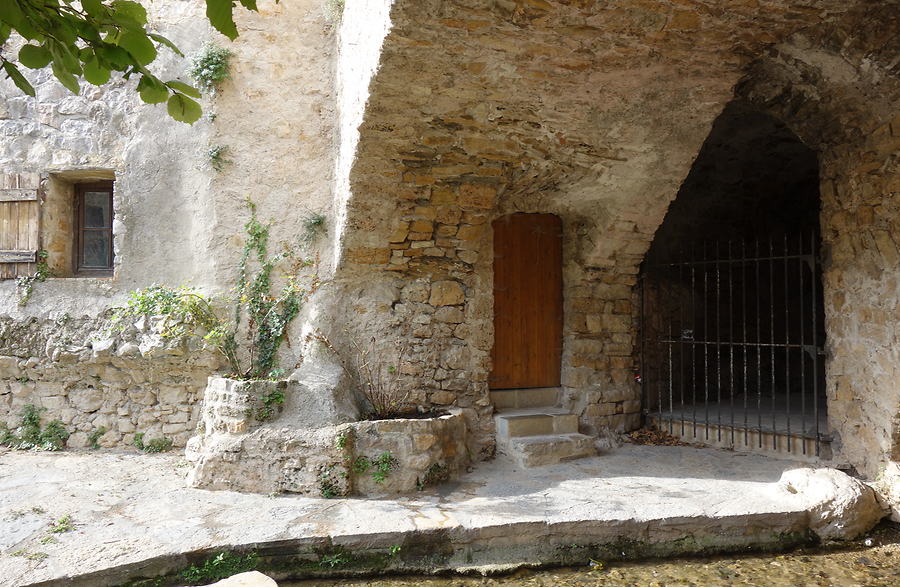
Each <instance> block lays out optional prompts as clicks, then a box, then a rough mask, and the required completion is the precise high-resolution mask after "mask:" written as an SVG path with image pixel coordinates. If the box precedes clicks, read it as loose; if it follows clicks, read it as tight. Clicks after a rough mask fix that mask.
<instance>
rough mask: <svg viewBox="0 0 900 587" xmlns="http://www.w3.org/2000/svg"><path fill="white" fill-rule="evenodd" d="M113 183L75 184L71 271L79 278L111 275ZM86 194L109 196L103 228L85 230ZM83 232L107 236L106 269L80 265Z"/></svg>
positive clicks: (113, 216)
mask: <svg viewBox="0 0 900 587" xmlns="http://www.w3.org/2000/svg"><path fill="white" fill-rule="evenodd" d="M113 183H114V182H113V181H95V182H90V183H76V184H75V235H74V236H75V238H74V246H73V247H72V256H73V259H72V269H73V273H75V274H76V275H79V276H96V277H110V276H112V274H113V269H114V263H115V251H114V239H115V235H114V234H113V219H114V218H115V211H114V208H113ZM87 192H106V193H108V194H109V212H110V213H109V223H108V225H107V226H105V227H103V228H94V227H91V228H87V227H85V226H84V212H85V205H84V197H85V193H87ZM85 232H100V233H104V234H108V235H109V251H108V258H107V266H106V267H85V266H83V265H82V260H83V259H84V235H85Z"/></svg>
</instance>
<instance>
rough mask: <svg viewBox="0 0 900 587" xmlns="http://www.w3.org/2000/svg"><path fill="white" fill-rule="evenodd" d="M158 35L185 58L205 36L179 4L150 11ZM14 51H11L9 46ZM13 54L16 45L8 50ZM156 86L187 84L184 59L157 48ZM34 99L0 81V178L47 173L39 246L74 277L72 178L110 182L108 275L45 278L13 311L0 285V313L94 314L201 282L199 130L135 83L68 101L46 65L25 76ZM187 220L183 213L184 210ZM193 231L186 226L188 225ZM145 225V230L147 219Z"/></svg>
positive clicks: (196, 16) (192, 10) (9, 292)
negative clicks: (131, 297)
mask: <svg viewBox="0 0 900 587" xmlns="http://www.w3.org/2000/svg"><path fill="white" fill-rule="evenodd" d="M147 8H148V16H149V18H150V21H151V27H152V29H153V30H155V31H157V32H160V33H162V34H164V35H166V36H167V37H169V38H171V39H173V40H174V41H175V42H176V43H179V44H180V45H181V46H182V47H183V48H184V49H185V50H187V51H190V50H192V49H194V48H195V47H196V46H197V45H199V40H200V38H201V37H202V36H203V34H204V32H205V31H206V26H207V25H206V24H205V23H204V21H203V20H202V13H201V12H199V11H200V9H199V8H198V7H196V6H188V5H186V4H183V3H177V4H174V3H173V4H171V5H165V6H163V5H162V4H160V3H153V4H149V5H148V7H147ZM13 45H15V42H14V43H13ZM11 49H12V50H15V46H12V47H11ZM154 67H155V68H156V71H157V73H158V74H159V75H160V76H161V77H162V78H163V79H172V78H177V77H181V78H182V79H184V75H183V71H184V67H185V60H184V58H181V57H178V56H177V55H175V54H174V53H173V52H172V51H169V50H167V49H163V50H161V51H160V59H159V63H158V64H156V65H155V66H154ZM25 75H26V76H27V77H29V79H30V80H31V81H32V84H33V85H34V87H35V89H36V93H37V95H36V97H35V98H31V97H29V96H25V95H23V94H22V93H21V92H20V91H19V90H18V89H17V88H15V87H14V85H13V84H12V82H11V81H9V80H8V79H6V78H5V77H4V79H2V80H0V132H2V134H3V136H5V137H8V138H9V140H4V141H3V142H2V144H0V172H2V173H40V174H41V176H42V186H41V187H42V189H41V195H40V197H41V199H42V202H43V206H42V212H41V247H42V248H44V249H46V250H47V251H48V253H50V258H49V259H48V261H49V263H50V265H51V268H52V269H53V270H54V272H55V273H56V274H57V275H59V276H61V277H69V276H71V274H72V272H71V256H72V255H71V246H72V245H71V242H72V233H71V231H72V230H73V229H74V219H73V218H72V211H71V194H72V186H73V184H74V183H76V182H78V181H91V180H96V179H98V178H103V179H112V178H115V180H116V184H115V197H114V209H115V224H114V233H115V239H114V244H115V254H116V261H115V277H114V278H111V279H97V278H77V279H59V280H51V281H48V282H46V283H41V284H37V285H36V286H35V288H34V294H33V296H32V298H31V300H30V301H29V305H28V306H26V307H24V308H22V307H20V306H18V305H17V296H16V295H15V284H14V283H13V282H12V281H0V315H10V316H17V317H27V316H47V315H48V314H51V313H54V312H57V311H62V310H65V311H66V312H68V313H69V314H70V315H72V316H80V315H83V314H88V315H96V314H97V313H98V312H101V311H102V310H103V309H105V308H106V307H107V306H108V305H109V304H110V302H111V300H112V299H115V298H116V297H119V296H121V295H123V293H124V292H127V291H129V290H131V289H134V288H136V287H140V286H144V285H148V284H150V283H153V282H158V283H159V282H168V283H181V282H184V281H187V280H188V279H190V278H191V277H193V276H197V277H198V278H199V279H198V280H197V281H198V282H202V283H201V284H205V283H208V281H207V280H206V279H204V277H205V275H206V274H207V272H206V271H205V259H206V258H208V257H210V255H207V254H199V255H196V254H194V253H195V252H203V249H202V247H201V243H200V238H201V236H202V235H203V234H204V233H205V232H206V231H207V230H208V226H209V225H208V221H209V220H210V217H209V216H205V215H206V214H207V212H206V210H205V209H204V206H203V203H202V202H203V200H204V198H205V196H206V193H207V192H206V190H205V189H204V187H203V184H204V178H203V174H200V173H197V172H196V171H195V170H194V166H195V165H197V163H198V161H197V159H196V156H195V153H197V152H198V151H199V149H200V147H201V145H204V144H205V143H206V129H205V128H204V126H203V125H202V124H197V125H195V126H193V127H190V126H188V125H185V124H182V123H178V122H174V121H172V120H169V119H168V117H167V116H165V115H164V112H165V105H157V106H148V105H145V104H143V103H142V102H141V101H140V98H139V97H138V96H137V94H136V93H135V92H134V86H135V84H136V82H135V81H134V80H131V81H126V80H122V79H120V78H115V79H113V80H112V81H111V82H110V84H108V86H106V87H104V88H97V87H94V86H91V85H90V84H83V86H82V92H81V95H78V96H75V95H72V94H71V93H70V92H69V91H68V90H66V89H65V88H63V87H62V85H60V84H59V83H58V82H57V81H56V79H55V78H54V77H53V75H52V73H51V72H50V70H49V68H47V69H42V70H36V71H33V70H26V71H25ZM185 209H190V210H192V211H193V212H194V214H191V215H187V214H184V213H183V210H185ZM194 216H196V217H198V220H199V222H198V223H193V222H191V220H192V217H194ZM148 220H149V222H148Z"/></svg>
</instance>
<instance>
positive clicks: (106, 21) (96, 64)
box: [0, 0, 256, 124]
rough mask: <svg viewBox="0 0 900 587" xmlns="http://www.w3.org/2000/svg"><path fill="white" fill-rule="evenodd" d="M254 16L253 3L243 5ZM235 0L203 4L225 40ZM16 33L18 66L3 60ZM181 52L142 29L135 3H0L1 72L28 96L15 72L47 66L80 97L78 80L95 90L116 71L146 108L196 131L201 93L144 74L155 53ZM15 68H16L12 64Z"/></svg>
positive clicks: (232, 34) (232, 29) (232, 31)
mask: <svg viewBox="0 0 900 587" xmlns="http://www.w3.org/2000/svg"><path fill="white" fill-rule="evenodd" d="M240 3H241V4H242V5H243V6H244V7H245V8H248V9H250V10H256V0H240ZM232 9H233V0H206V16H207V18H208V19H209V22H210V24H212V25H213V27H215V28H216V30H218V31H219V32H220V33H222V34H224V35H225V36H227V37H228V38H229V39H232V40H233V39H235V38H236V37H237V27H236V26H235V23H234V18H233V15H232ZM13 32H16V33H18V34H19V35H21V36H22V37H23V38H24V39H25V40H26V41H28V42H27V43H26V44H25V45H24V46H22V48H21V49H19V53H18V56H17V58H16V59H15V60H13V59H12V58H11V57H7V55H4V54H3V52H2V51H3V48H2V47H4V46H5V43H6V42H7V41H8V40H9V38H10V36H11V35H12V33H13ZM162 45H165V46H166V47H169V48H170V49H172V50H173V51H175V52H176V53H177V54H178V55H181V54H182V53H181V51H180V50H179V49H178V47H176V46H175V45H174V44H173V43H172V42H171V41H169V40H168V39H166V38H165V37H163V36H161V35H158V34H156V33H152V32H150V31H149V30H147V11H146V10H145V9H144V7H143V6H141V5H140V4H139V3H137V2H134V1H132V0H112V1H109V0H81V3H80V4H78V3H74V2H72V1H71V0H0V67H2V69H3V71H4V72H5V73H6V76H7V77H8V78H10V79H11V80H12V81H13V83H15V84H16V86H18V87H19V89H21V90H22V91H23V92H25V93H26V94H28V95H29V96H34V95H35V90H34V87H33V86H32V85H31V83H30V82H29V81H28V80H27V79H26V78H25V76H24V75H23V74H22V72H21V71H20V70H19V65H22V66H24V67H27V68H30V69H41V68H44V67H47V66H48V65H49V66H50V67H51V69H52V70H53V75H55V76H56V78H57V79H58V80H59V81H60V83H62V85H64V86H65V87H66V88H68V89H69V90H71V91H72V92H73V93H75V94H77V93H78V92H79V80H80V79H84V80H85V81H88V82H90V83H92V84H94V85H96V86H101V85H103V84H105V83H107V82H108V81H109V80H110V76H111V73H112V72H113V71H118V72H122V73H123V75H124V77H125V78H126V79H128V78H129V77H130V76H132V75H135V76H138V85H137V91H138V92H139V94H140V96H141V99H142V100H143V101H144V102H146V103H148V104H159V103H162V102H166V106H167V109H168V113H169V116H171V117H172V118H174V119H175V120H179V121H181V122H187V123H188V124H193V123H194V122H195V121H196V120H197V119H199V118H200V115H201V114H202V110H201V108H200V105H199V104H198V103H197V102H196V101H195V98H199V97H200V92H199V91H197V90H196V89H195V88H193V87H191V86H189V85H188V84H186V83H184V82H180V81H177V80H170V81H166V82H163V81H162V80H160V79H159V78H158V77H157V76H156V75H154V74H153V73H152V72H151V71H150V70H149V69H148V67H149V65H150V64H151V63H152V62H153V61H154V60H155V59H156V56H157V53H158V48H159V47H160V46H162ZM17 62H18V63H17Z"/></svg>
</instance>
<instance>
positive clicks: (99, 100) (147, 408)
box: [0, 0, 335, 445]
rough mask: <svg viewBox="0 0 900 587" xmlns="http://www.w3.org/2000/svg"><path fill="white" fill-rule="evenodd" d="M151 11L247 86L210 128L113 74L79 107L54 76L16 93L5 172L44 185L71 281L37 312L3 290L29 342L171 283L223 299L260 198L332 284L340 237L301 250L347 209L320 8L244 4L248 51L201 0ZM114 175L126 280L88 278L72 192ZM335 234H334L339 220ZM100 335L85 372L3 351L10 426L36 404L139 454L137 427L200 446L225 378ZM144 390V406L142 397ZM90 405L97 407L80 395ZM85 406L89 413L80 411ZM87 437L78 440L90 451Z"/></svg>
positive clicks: (41, 353)
mask: <svg viewBox="0 0 900 587" xmlns="http://www.w3.org/2000/svg"><path fill="white" fill-rule="evenodd" d="M146 8H147V10H148V15H149V18H150V28H151V30H153V31H154V32H158V33H160V34H162V35H164V36H166V37H167V38H169V39H171V40H172V41H173V42H175V43H176V44H177V45H178V46H179V47H180V48H181V49H182V50H183V51H184V52H185V53H188V52H190V51H193V50H195V49H197V48H198V47H199V46H200V45H201V43H202V42H203V41H204V40H211V41H214V42H216V43H217V44H219V45H221V46H225V47H228V48H229V49H230V50H232V51H233V52H234V57H233V58H232V68H231V77H232V79H231V80H229V81H227V82H225V83H224V84H223V85H222V87H221V88H220V89H219V91H218V93H217V94H216V95H215V96H213V97H207V98H206V99H205V100H204V102H203V105H204V110H205V112H206V113H207V116H206V117H204V118H203V119H201V120H200V121H198V122H196V123H195V124H194V125H193V126H188V125H186V124H182V123H179V122H175V121H173V120H170V119H169V118H168V117H167V116H166V115H165V105H164V104H163V105H161V106H160V105H157V106H149V105H146V104H143V103H142V102H141V101H140V99H139V98H138V96H137V94H136V93H135V92H134V85H135V82H134V81H133V80H132V81H125V80H121V79H114V80H113V81H112V82H111V83H110V84H108V85H107V86H105V87H104V88H95V87H93V86H90V85H89V84H84V85H83V86H82V95H80V96H73V95H71V94H70V93H69V92H68V90H66V89H64V88H63V87H62V86H61V85H60V84H58V83H57V82H56V81H55V78H54V77H53V76H52V73H51V72H50V71H49V69H47V70H39V71H34V72H32V71H30V70H28V71H26V75H27V76H28V77H29V78H30V79H31V81H32V83H33V84H34V86H35V87H36V89H37V97H36V98H30V97H27V96H23V95H22V94H21V93H20V92H19V90H17V89H16V88H15V87H14V86H13V84H12V83H11V82H10V81H8V80H7V79H5V78H4V79H2V80H0V133H2V134H3V136H5V137H7V138H9V140H4V141H3V142H2V143H0V172H2V173H27V172H37V173H40V174H41V176H42V186H41V194H40V196H41V199H42V210H41V247H42V248H44V249H45V250H47V251H48V253H49V258H48V263H49V265H50V269H51V271H53V274H54V276H55V277H54V278H51V279H48V280H47V281H46V282H42V283H37V284H35V286H34V293H33V295H32V296H31V299H30V300H29V301H28V304H27V305H25V306H20V305H19V304H18V303H17V302H18V296H17V295H16V293H15V292H16V289H15V283H14V282H13V281H12V280H6V281H0V316H3V317H4V318H3V319H4V320H6V321H7V322H5V323H6V324H7V325H8V328H10V329H12V330H17V329H25V330H28V329H29V328H32V324H35V323H34V322H32V320H34V319H37V320H38V322H37V323H39V324H41V329H42V330H41V332H42V335H41V336H42V337H43V338H42V340H45V339H46V340H54V341H59V340H61V337H63V336H66V335H65V332H66V328H65V327H64V326H61V325H59V324H57V322H59V323H60V324H62V323H63V322H65V321H66V320H65V319H68V320H69V321H76V322H78V323H79V324H80V323H84V324H88V323H91V324H94V323H96V324H99V323H100V322H102V318H103V316H104V313H105V312H106V310H107V308H109V307H110V306H113V305H116V304H118V303H121V302H122V300H123V298H124V297H125V296H126V295H127V294H128V293H129V292H130V291H132V290H134V289H138V288H143V287H146V286H148V285H151V284H154V283H159V284H166V285H172V286H177V285H180V284H182V283H185V282H188V281H191V285H193V286H196V287H198V288H200V289H201V290H203V291H205V292H207V293H217V292H229V291H230V288H232V287H233V286H234V285H236V282H237V274H238V271H237V265H238V262H239V260H240V258H241V254H242V252H243V244H244V236H245V234H244V224H245V223H246V222H247V220H248V218H249V211H248V209H247V207H246V206H245V205H244V199H245V198H246V197H248V196H249V197H252V198H253V200H254V201H255V202H256V203H257V205H258V217H259V220H260V221H261V222H266V221H268V220H270V219H272V220H273V227H272V230H271V237H270V241H269V251H270V253H272V254H276V253H277V252H278V251H279V249H280V247H281V243H282V242H287V243H289V244H292V245H294V246H296V247H303V246H305V248H304V250H303V255H304V256H306V257H308V258H311V259H316V258H320V261H321V263H320V264H321V266H322V267H323V268H325V269H324V270H323V275H322V277H327V275H324V271H325V270H327V269H328V267H330V265H331V263H330V261H329V259H328V255H329V251H330V250H331V247H329V246H328V237H327V235H326V236H325V237H323V238H322V239H321V240H320V242H318V243H317V244H315V245H314V246H307V245H305V243H304V242H303V241H300V240H298V237H301V236H303V234H304V232H303V227H304V223H305V219H306V218H308V217H309V216H310V215H313V214H317V213H325V214H328V212H329V208H330V203H331V191H332V189H331V184H332V181H333V172H332V168H333V161H334V158H335V157H334V140H335V137H334V134H333V132H332V130H333V128H334V111H333V110H334V95H333V89H332V88H333V75H334V69H333V67H332V62H333V61H334V57H333V46H334V40H335V35H334V33H333V32H330V31H329V29H328V28H327V27H326V26H325V23H324V17H323V15H322V7H321V2H319V1H317V0H307V1H304V2H292V3H289V4H280V5H279V4H276V3H274V2H262V3H260V12H259V14H254V13H248V12H247V11H244V10H243V9H239V10H238V11H237V13H236V19H237V21H238V28H239V30H240V33H241V34H240V37H239V39H238V40H237V41H235V42H234V43H231V42H229V41H228V40H227V39H225V38H224V37H221V36H219V35H218V34H217V33H215V32H214V31H212V30H211V29H210V27H209V25H208V24H207V22H206V19H205V16H204V14H203V8H202V4H201V5H196V4H190V3H185V2H169V1H163V2H153V3H147V5H146ZM275 39H278V43H275V42H273V41H274V40H275ZM13 49H15V48H14V47H13ZM186 65H187V60H186V59H185V58H182V57H178V56H177V55H175V54H174V53H173V52H171V51H169V50H167V49H162V50H160V58H159V60H158V62H157V63H155V64H154V70H155V71H156V73H157V74H158V75H159V76H160V77H161V78H162V79H164V80H165V79H173V78H176V79H182V80H184V81H190V80H189V79H187V77H186V75H185V74H184V70H185V67H186ZM286 88H287V89H289V91H288V90H286ZM211 113H214V114H215V115H216V116H215V120H212V117H211V116H209V114H211ZM210 145H228V146H229V151H228V152H227V153H226V154H225V158H226V159H228V160H229V161H230V163H229V164H227V165H226V166H225V168H224V170H223V171H222V172H221V173H216V172H214V171H212V170H211V169H206V168H204V167H203V163H204V159H203V156H202V152H203V151H204V150H205V149H206V148H207V147H208V146H210ZM97 179H114V180H115V187H114V209H115V219H114V225H113V232H114V239H115V256H116V260H115V274H114V276H113V277H111V278H85V277H73V276H72V266H71V263H72V261H71V259H72V230H73V226H74V218H73V211H72V202H73V200H72V198H73V186H74V185H75V184H76V183H78V182H84V181H95V180H97ZM285 211H290V213H289V214H287V213H285ZM326 223H327V224H329V225H331V226H332V227H333V219H332V218H328V219H327V221H326ZM279 281H280V280H279V279H276V280H275V283H274V287H275V288H279V289H280V287H281V283H279ZM325 301H326V302H327V299H325ZM326 305H327V304H326ZM310 314H311V308H306V309H305V310H304V314H303V315H301V317H299V318H298V319H297V320H296V321H295V323H294V324H293V325H292V328H291V331H290V333H289V343H288V344H287V345H284V346H283V351H284V352H283V353H282V357H281V358H282V360H281V365H282V366H283V367H285V368H286V369H287V371H288V373H290V370H291V369H292V368H293V367H294V366H295V365H297V364H298V363H299V362H300V360H301V350H302V347H303V345H302V344H293V345H291V344H290V341H294V342H295V343H296V342H297V341H298V340H299V339H300V338H301V334H302V331H303V324H304V322H305V321H306V320H308V319H309V316H310ZM67 317H71V318H67ZM84 328H88V327H87V326H85V327H84ZM54 329H56V330H57V331H56V332H54ZM79 332H80V331H79ZM79 336H81V334H79ZM85 336H86V335H85ZM76 338H78V337H76ZM86 340H87V339H86V338H85V337H81V339H80V340H79V341H78V342H77V344H75V346H76V347H78V349H77V351H72V352H74V353H75V354H76V356H77V357H78V362H77V365H76V366H75V367H73V366H72V365H70V364H69V363H63V364H60V363H59V362H58V361H56V360H55V359H53V358H52V353H51V354H47V353H49V352H50V351H46V352H45V349H44V347H43V346H39V347H35V349H34V352H35V353H36V354H34V355H33V356H34V357H35V359H33V360H32V359H28V357H26V356H23V355H21V353H18V352H17V353H2V354H7V355H14V356H15V357H16V358H15V360H14V363H15V366H9V365H12V363H10V362H7V366H9V369H10V374H7V373H5V372H4V373H3V374H0V386H4V389H7V390H10V389H13V390H15V392H16V393H15V394H13V395H12V396H10V395H8V394H9V393H12V392H9V391H7V392H5V393H7V395H6V396H5V397H6V404H5V405H6V409H7V412H5V413H3V419H9V420H10V423H11V424H13V423H15V422H17V421H18V419H17V417H18V413H19V411H20V408H21V406H22V405H24V404H25V403H34V404H35V405H38V406H40V405H46V406H47V407H48V408H51V409H50V410H48V412H45V413H44V416H45V418H46V417H61V418H62V419H63V420H64V422H65V423H66V424H67V427H69V428H70V429H77V430H79V431H82V432H86V433H89V432H91V430H92V427H93V429H96V428H99V427H100V426H105V427H107V428H108V429H110V430H111V431H113V430H114V431H115V432H110V433H108V435H107V436H105V437H104V441H103V442H104V443H106V444H107V445H109V444H116V443H117V442H118V443H123V442H124V443H126V444H127V443H128V442H130V438H126V436H127V435H128V434H130V433H131V432H132V431H134V430H138V431H146V432H147V434H148V438H151V437H152V436H153V435H154V434H157V433H158V434H159V435H160V436H161V435H166V436H169V437H172V438H173V439H174V440H175V441H176V445H183V444H184V441H185V440H186V435H187V434H188V432H189V431H190V430H191V429H192V426H193V425H194V423H195V416H196V414H195V413H194V412H195V410H196V405H195V403H196V401H197V399H198V398H197V396H196V391H197V389H198V388H202V386H203V385H205V383H204V380H205V377H206V376H208V375H213V374H217V373H218V372H219V371H220V370H221V369H222V365H220V363H219V362H218V361H210V360H209V357H207V356H206V354H205V353H201V354H199V355H198V354H197V353H195V352H193V351H192V350H189V351H186V352H187V354H186V355H185V356H184V357H180V358H176V357H174V356H166V357H160V356H159V353H158V352H157V353H153V355H152V358H148V357H146V356H143V355H142V354H141V353H138V354H133V353H131V351H128V352H127V353H126V354H124V355H121V356H119V355H117V354H116V353H118V352H119V350H117V348H114V349H113V350H112V351H110V352H112V355H111V357H112V358H107V357H105V356H103V357H97V356H94V354H93V351H92V348H91V345H92V343H91V342H90V341H87V342H86ZM54 344H57V343H54ZM51 346H52V345H51ZM29 348H30V347H29ZM48 348H49V347H48ZM53 348H56V347H53ZM129 348H130V347H129ZM65 352H68V351H65ZM65 352H64V354H65ZM66 356H68V355H66ZM34 361H37V362H36V363H35V364H34V365H32V364H31V363H34ZM23 369H24V371H23ZM204 369H205V370H204ZM179 370H181V371H182V372H181V373H179ZM198 370H200V371H202V373H200V372H198ZM32 371H33V372H32ZM107 375H109V377H112V378H113V379H112V380H110V381H107V380H106V379H105V378H106V377H107ZM95 376H97V377H100V379H96V378H95ZM21 378H28V379H29V381H30V382H31V383H25V384H22V383H21V382H20V381H18V380H19V379H21ZM98 381H99V383H96V382H98ZM151 381H152V382H153V383H152V384H151V383H149V382H151ZM88 389H95V390H96V391H95V392H94V391H90V392H89V391H85V390H88ZM176 389H177V390H178V391H177V392H176V391H172V390H176ZM129 390H134V394H136V397H137V396H139V397H141V398H143V399H134V398H132V397H131V396H130V395H129V394H130V393H131V391H129ZM166 390H168V391H166ZM70 391H72V393H74V396H72V397H69V393H70ZM85 394H88V395H91V398H92V399H91V400H90V401H87V400H84V401H82V399H79V398H82V397H83V396H85ZM107 394H109V395H108V397H107ZM142 394H143V395H142ZM159 394H162V395H159ZM10 398H13V399H10ZM50 398H55V399H50ZM98 402H100V404H102V405H99V406H98V405H95V404H97V403H98ZM141 402H144V403H141ZM59 410H63V411H64V412H65V417H62V416H63V412H60V411H59ZM78 410H81V411H82V412H83V413H82V414H81V415H78V416H76V415H74V411H78ZM109 410H111V411H109ZM120 412H121V413H120ZM98 418H99V420H98ZM95 420H96V422H97V423H96V424H95ZM127 422H131V424H128V423H127ZM82 436H83V435H82ZM82 436H76V437H75V438H74V439H73V442H74V443H76V444H78V443H81V442H83V438H82Z"/></svg>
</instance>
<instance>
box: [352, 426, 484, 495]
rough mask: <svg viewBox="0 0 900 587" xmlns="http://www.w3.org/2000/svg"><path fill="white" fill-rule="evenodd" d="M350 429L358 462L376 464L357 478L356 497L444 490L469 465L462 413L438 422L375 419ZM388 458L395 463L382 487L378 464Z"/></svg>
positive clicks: (355, 474)
mask: <svg viewBox="0 0 900 587" xmlns="http://www.w3.org/2000/svg"><path fill="white" fill-rule="evenodd" d="M348 427H349V428H351V429H352V430H353V431H354V436H355V440H356V442H355V446H353V448H352V455H353V458H354V459H359V458H360V457H363V458H366V459H368V460H369V461H370V462H372V461H375V463H376V464H375V465H373V466H372V467H370V469H369V470H368V471H366V472H365V473H356V472H354V473H353V475H352V481H353V483H352V491H353V493H356V494H360V495H378V494H385V493H403V492H407V491H415V490H416V489H420V488H422V487H425V486H429V485H439V484H441V483H446V482H448V481H451V480H455V479H459V478H460V477H461V476H462V475H463V474H465V472H466V467H467V466H468V464H469V457H468V452H467V449H466V423H465V419H464V418H463V415H462V412H461V411H459V410H453V411H451V412H449V413H448V414H446V415H443V416H439V417H436V418H425V419H417V420H403V419H401V420H374V421H369V422H356V423H354V424H350V425H349V426H348ZM385 453H390V458H392V459H394V460H395V463H394V467H393V468H390V469H388V470H387V472H386V474H385V475H384V478H383V480H381V482H378V479H379V478H380V477H378V476H376V473H377V465H378V461H379V459H381V457H382V455H384V454H385ZM385 460H388V459H387V458H385V459H382V461H385Z"/></svg>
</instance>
